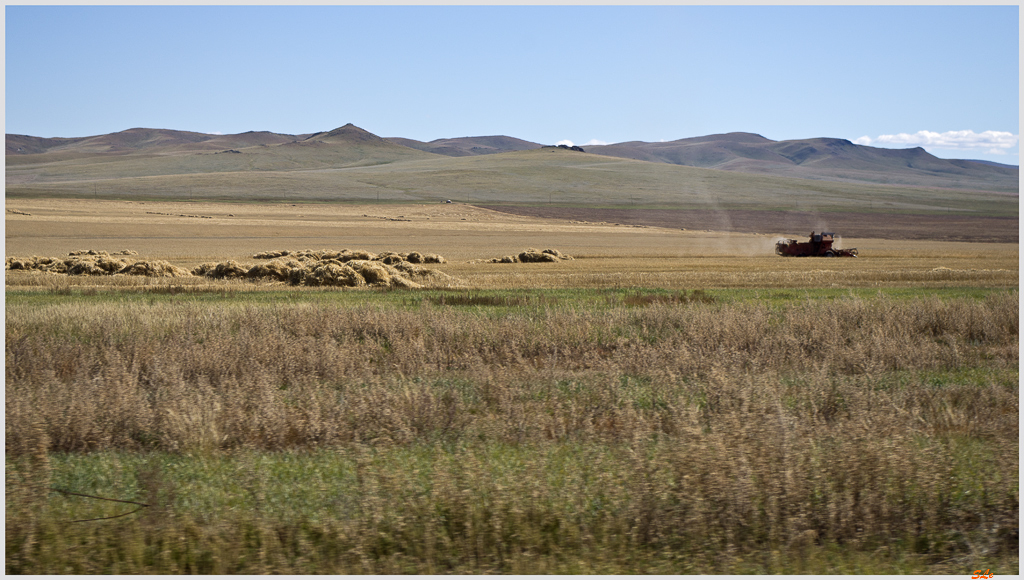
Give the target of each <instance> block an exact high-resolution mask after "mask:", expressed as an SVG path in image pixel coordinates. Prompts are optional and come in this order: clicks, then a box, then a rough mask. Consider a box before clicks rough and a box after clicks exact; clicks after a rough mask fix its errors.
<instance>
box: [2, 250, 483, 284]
mask: <svg viewBox="0 0 1024 580" xmlns="http://www.w3.org/2000/svg"><path fill="white" fill-rule="evenodd" d="M136 253H137V252H132V251H131V250H123V251H122V252H119V253H118V254H119V255H134V254H136ZM410 255H411V256H413V259H414V260H417V261H418V263H445V262H446V260H445V259H444V258H443V257H442V256H439V255H437V254H421V253H419V252H412V253H410V254H402V253H398V252H383V253H381V254H379V255H378V254H373V253H371V252H367V251H364V250H348V249H343V250H316V251H314V250H300V251H297V252H296V251H291V250H277V251H267V252H260V253H258V254H255V255H254V258H257V259H265V258H272V259H271V260H270V261H269V262H266V263H262V264H245V263H240V262H237V261H235V260H228V261H225V262H206V263H203V264H200V265H198V266H196V267H194V268H192V269H191V270H188V269H185V268H181V267H179V266H175V265H173V264H170V263H169V262H165V261H162V260H141V261H134V262H128V261H125V260H123V259H120V258H115V257H113V256H112V255H111V254H109V253H107V252H105V251H97V250H78V251H75V252H71V254H70V255H69V257H67V258H50V257H42V256H32V257H30V258H20V257H14V256H10V257H7V258H6V269H8V270H34V271H41V272H48V273H53V274H66V275H70V276H111V275H127V276H148V277H190V276H196V277H205V278H213V279H218V280H223V279H240V280H252V281H256V282H259V281H264V282H278V283H288V284H291V285H294V286H338V287H350V288H354V287H362V286H372V287H391V288H422V287H424V286H430V287H447V288H450V287H459V286H464V285H465V282H464V281H463V280H460V279H458V278H454V277H452V276H449V275H447V274H444V273H443V272H437V271H435V270H431V269H429V268H423V267H420V266H417V265H415V264H414V263H411V262H409V261H407V260H406V258H408V257H409V256H410Z"/></svg>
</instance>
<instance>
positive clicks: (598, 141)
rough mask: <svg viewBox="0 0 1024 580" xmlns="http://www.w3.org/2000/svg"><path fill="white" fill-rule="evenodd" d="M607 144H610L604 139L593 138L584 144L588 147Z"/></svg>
mask: <svg viewBox="0 0 1024 580" xmlns="http://www.w3.org/2000/svg"><path fill="white" fill-rule="evenodd" d="M607 144H608V142H607V141H602V140H600V139H591V140H590V141H587V142H586V143H584V144H583V146H584V147H586V146H587V145H607Z"/></svg>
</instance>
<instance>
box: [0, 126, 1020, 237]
mask: <svg viewBox="0 0 1024 580" xmlns="http://www.w3.org/2000/svg"><path fill="white" fill-rule="evenodd" d="M196 135H198V134H187V135H184V136H182V135H171V136H168V135H167V134H165V133H159V132H151V133H147V134H139V135H135V136H134V137H133V138H134V141H132V142H133V143H135V145H134V146H133V148H129V147H128V146H127V145H123V144H124V143H128V142H129V141H131V140H130V139H125V138H122V139H121V140H120V141H119V142H120V143H122V145H121V147H122V149H121V150H120V151H119V152H110V151H107V152H105V153H94V154H86V153H85V152H84V151H82V150H80V149H76V148H75V146H74V144H70V145H69V144H68V143H64V144H61V146H60V147H56V148H51V149H49V150H47V151H46V152H44V153H39V154H19V155H10V154H9V155H7V184H6V187H7V189H6V192H7V195H8V197H19V196H42V195H45V196H70V197H76V196H78V197H103V198H134V199H144V198H150V199H209V200H238V201H245V200H266V201H269V200H277V201H332V202H359V201H381V202H423V201H426V202H440V201H443V200H447V199H452V200H456V201H461V202H468V203H480V204H489V205H495V204H499V205H500V204H532V205H540V204H544V205H552V206H559V205H561V206H590V207H647V208H652V207H653V208H656V207H665V208H677V209H679V208H682V209H686V208H694V209H744V210H775V211H778V210H801V211H858V212H872V211H879V212H886V213H893V212H905V213H917V214H921V213H933V214H934V213H943V214H949V215H956V214H963V215H972V216H1004V217H1006V216H1009V217H1016V216H1017V214H1018V204H1017V197H1016V196H1015V195H1006V194H1002V193H993V192H980V191H964V190H955V189H949V188H926V187H912V186H906V185H897V184H882V183H876V184H871V183H857V182H837V181H824V180H812V179H800V178H795V177H794V178H790V177H778V176H773V175H764V174H757V173H751V172H741V171H724V170H718V169H708V168H699V167H689V166H683V165H675V164H670V163H665V162H648V161H640V160H634V159H622V158H617V157H610V156H607V155H596V154H592V153H580V152H576V151H567V150H564V149H558V148H542V149H531V150H522V151H510V152H505V153H495V154H490V155H470V156H462V157H451V156H444V155H437V154H433V153H429V152H425V151H420V150H418V149H413V148H409V147H405V146H402V145H399V144H397V143H394V142H392V141H391V140H386V139H382V138H380V137H377V136H376V135H373V134H372V133H369V132H367V131H364V130H362V129H360V128H358V127H355V126H354V125H346V126H344V127H340V128H338V129H335V130H333V131H329V132H322V133H316V134H313V135H308V136H281V135H275V134H242V135H243V136H244V135H248V136H247V137H242V136H238V135H235V136H212V137H211V138H209V139H203V140H197V139H198V137H196ZM122 137H123V136H122ZM208 137H210V136H208ZM289 138H291V140H287V139H289ZM8 140H9V147H10V146H11V145H10V141H11V139H10V136H9V138H8ZM189 140H193V141H194V142H195V143H197V144H198V145H199V146H202V147H203V149H201V150H188V149H187V148H188V145H187V142H188V141H189ZM110 141H111V140H110V139H108V140H107V142H108V144H109V142H110ZM261 141H262V143H260V144H256V145H249V146H246V147H239V148H232V149H219V148H218V149H216V150H210V148H211V146H217V147H219V146H220V145H229V144H245V143H252V142H261ZM267 141H270V142H271V143H270V144H268V143H267ZM280 141H284V142H280ZM26 143H28V142H27V141H26ZM36 145H37V146H38V144H36ZM92 147H97V145H95V144H94V145H93V146H92ZM183 148H184V149H185V150H183ZM789 153H790V154H796V153H794V152H793V151H790V152H789Z"/></svg>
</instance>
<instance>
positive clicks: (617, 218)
mask: <svg viewBox="0 0 1024 580" xmlns="http://www.w3.org/2000/svg"><path fill="white" fill-rule="evenodd" d="M480 207H484V208H487V209H493V210H495V211H500V212H504V213H508V214H512V215H518V216H529V217H538V218H544V219H557V220H570V221H576V222H581V223H611V224H625V225H642V226H649V227H658V228H685V229H687V230H698V231H705V230H707V231H711V230H714V231H723V232H742V233H749V232H761V233H765V232H782V231H798V232H809V231H811V230H814V231H818V232H820V231H834V232H840V233H842V234H843V235H844V236H847V237H850V238H880V239H890V240H937V241H948V242H998V243H1017V242H1018V241H1019V233H1020V232H1019V230H1020V220H1019V218H1015V217H1014V218H1003V217H970V216H961V215H941V214H906V213H882V212H879V213H856V212H844V213H809V212H800V211H742V210H727V209H723V210H718V211H711V210H703V209H692V210H691V209H646V208H637V209H599V208H584V207H542V206H530V207H524V206H514V205H483V206H480Z"/></svg>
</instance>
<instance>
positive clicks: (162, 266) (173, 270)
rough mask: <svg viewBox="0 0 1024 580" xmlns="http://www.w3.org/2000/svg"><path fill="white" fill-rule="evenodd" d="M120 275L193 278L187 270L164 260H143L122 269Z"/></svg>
mask: <svg viewBox="0 0 1024 580" xmlns="http://www.w3.org/2000/svg"><path fill="white" fill-rule="evenodd" d="M118 274H126V275H129V276H149V277H151V278H183V277H187V276H191V275H192V273H191V272H189V271H188V270H186V269H185V268H180V267H178V266H175V265H174V264H171V263H170V262H165V261H164V260H143V261H140V262H135V263H134V264H129V265H127V266H125V267H124V268H122V269H121V270H120V271H119V272H118Z"/></svg>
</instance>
